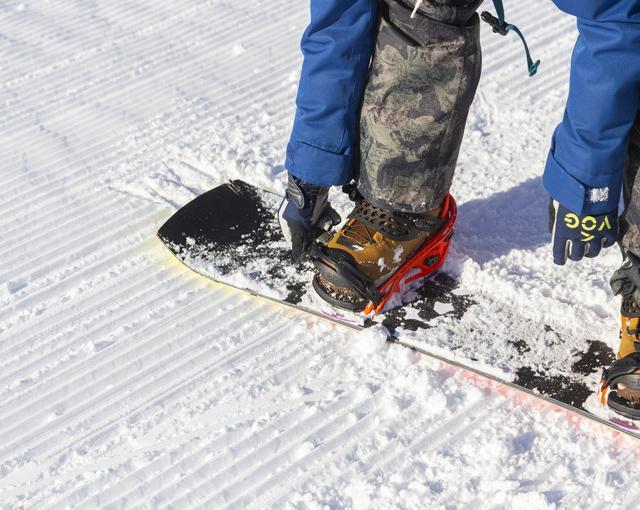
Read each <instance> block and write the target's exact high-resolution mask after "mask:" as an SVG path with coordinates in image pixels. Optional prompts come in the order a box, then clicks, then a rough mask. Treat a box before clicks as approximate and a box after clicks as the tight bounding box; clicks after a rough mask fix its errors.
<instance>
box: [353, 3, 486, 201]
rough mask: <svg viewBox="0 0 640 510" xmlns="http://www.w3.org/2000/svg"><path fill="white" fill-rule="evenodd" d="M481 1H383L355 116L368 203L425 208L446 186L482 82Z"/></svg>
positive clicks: (360, 169) (439, 197) (361, 184)
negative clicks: (417, 6)
mask: <svg viewBox="0 0 640 510" xmlns="http://www.w3.org/2000/svg"><path fill="white" fill-rule="evenodd" d="M481 3H482V0H429V1H427V2H424V4H423V5H422V6H421V8H420V11H419V12H418V13H417V15H416V17H415V18H413V19H411V17H410V15H411V11H412V6H413V0H406V3H405V1H404V0H385V2H382V3H381V14H380V24H379V28H378V34H377V41H376V48H375V53H374V55H373V60H372V64H371V70H370V75H369V82H368V84H367V87H366V90H365V95H364V99H363V104H362V112H361V117H360V160H359V165H358V167H357V168H358V172H357V174H358V189H359V191H360V192H361V193H362V195H364V197H365V198H366V199H367V200H369V201H370V202H372V203H374V204H376V205H378V206H380V207H384V208H386V209H393V210H397V211H404V212H410V213H423V212H426V211H429V210H431V209H433V208H435V207H437V206H438V205H440V203H441V202H442V200H443V199H444V197H445V196H446V194H447V193H448V192H449V188H450V187H451V181H452V179H453V173H454V169H455V166H456V160H457V158H458V153H459V150H460V144H461V143H462V137H463V134H464V127H465V123H466V119H467V114H468V112H469V108H470V106H471V102H472V101H473V97H474V95H475V92H476V88H477V85H478V81H479V79H480V69H481V65H482V62H481V60H482V59H481V52H480V40H479V37H480V27H479V17H478V15H477V14H476V12H475V11H476V9H477V8H478V7H479V5H480V4H481Z"/></svg>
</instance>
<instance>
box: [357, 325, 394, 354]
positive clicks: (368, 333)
mask: <svg viewBox="0 0 640 510" xmlns="http://www.w3.org/2000/svg"><path fill="white" fill-rule="evenodd" d="M388 336H389V331H388V330H387V328H385V327H384V326H382V325H381V324H377V325H375V326H372V327H370V328H367V329H363V330H362V331H360V332H359V333H358V334H357V335H356V337H355V342H354V343H353V345H352V351H353V352H356V353H358V354H373V353H374V352H377V351H379V350H381V349H383V348H384V346H385V345H386V343H387V338H388Z"/></svg>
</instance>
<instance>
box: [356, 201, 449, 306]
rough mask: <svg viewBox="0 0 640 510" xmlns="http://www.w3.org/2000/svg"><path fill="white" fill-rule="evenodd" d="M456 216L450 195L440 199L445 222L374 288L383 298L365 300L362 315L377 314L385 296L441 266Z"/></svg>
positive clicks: (386, 301) (384, 302)
mask: <svg viewBox="0 0 640 510" xmlns="http://www.w3.org/2000/svg"><path fill="white" fill-rule="evenodd" d="M457 215H458V207H457V205H456V201H455V200H454V198H453V197H452V196H451V194H448V195H447V196H446V198H445V199H444V202H443V207H442V213H441V214H440V218H441V219H442V220H444V221H445V224H444V226H443V227H442V229H440V231H439V232H438V233H437V234H435V235H434V236H433V238H431V239H430V240H429V242H427V243H426V244H425V245H424V246H423V247H422V248H421V249H420V250H419V251H418V252H416V254H415V255H413V256H412V257H411V258H410V259H409V260H408V261H407V262H406V263H405V264H404V265H403V266H402V267H401V268H400V269H399V270H398V271H397V272H396V273H395V274H394V275H393V276H391V278H389V279H388V280H387V281H386V282H385V283H383V284H382V285H381V286H380V287H378V290H379V291H380V293H381V294H382V295H383V296H384V298H383V299H382V301H380V303H378V305H377V306H376V305H375V304H374V303H373V302H369V304H368V305H367V306H366V307H365V308H364V310H363V312H364V313H365V314H366V315H370V314H374V315H377V314H378V313H380V312H381V311H382V310H383V309H384V307H385V305H386V304H387V303H388V302H389V299H390V298H391V297H392V296H394V295H395V294H396V293H398V292H400V290H401V287H402V286H404V285H407V284H409V283H411V282H414V281H416V280H419V279H421V278H425V277H427V276H429V275H431V274H433V273H435V272H436V271H437V270H438V269H440V268H441V267H442V265H443V264H444V262H445V260H446V258H447V253H448V252H449V246H450V245H451V237H452V236H453V227H454V225H455V223H456V217H457Z"/></svg>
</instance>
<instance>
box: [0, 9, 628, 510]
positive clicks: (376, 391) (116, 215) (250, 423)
mask: <svg viewBox="0 0 640 510" xmlns="http://www.w3.org/2000/svg"><path fill="white" fill-rule="evenodd" d="M506 4H507V13H508V18H509V19H510V20H512V21H513V22H515V23H517V24H518V25H519V26H520V27H521V28H522V29H523V30H524V31H525V33H526V34H527V37H528V40H529V43H530V45H531V47H532V48H533V50H534V52H535V56H536V58H541V59H542V66H541V68H540V72H539V76H537V77H536V78H534V79H529V78H527V77H526V71H525V65H524V59H523V56H522V54H521V47H520V45H519V42H518V41H517V39H516V38H515V37H509V38H506V39H503V38H500V37H497V36H495V35H493V34H491V33H490V31H489V30H486V29H484V30H483V32H484V33H483V40H484V62H485V67H484V73H483V78H482V82H481V86H480V91H479V93H478V97H477V99H476V102H475V103H474V106H473V108H472V112H471V115H470V119H469V123H468V131H467V136H466V139H465V144H464V147H463V150H462V153H461V156H460V161H459V168H458V174H457V177H456V181H455V185H454V189H453V193H454V195H455V196H456V199H457V201H458V204H459V207H460V218H459V226H458V229H457V236H456V238H455V243H454V244H455V248H454V251H453V253H452V256H451V258H450V261H449V263H448V266H447V268H448V270H449V271H450V272H452V273H454V274H456V275H458V277H459V279H460V281H461V286H460V288H459V289H458V290H457V292H461V293H463V294H473V295H478V296H482V295H491V296H492V299H491V300H488V301H487V303H490V304H486V305H485V306H483V305H482V303H481V304H479V305H478V306H476V307H474V308H473V309H472V310H471V311H470V312H469V313H468V314H467V315H466V316H465V318H464V321H465V328H468V330H469V331H471V330H474V331H475V332H476V335H477V332H478V331H483V328H484V330H488V329H491V330H492V331H494V332H495V331H498V332H499V333H500V334H502V335H503V336H504V335H507V334H508V326H509V324H505V323H503V324H499V322H500V320H501V318H502V319H504V317H509V318H512V317H514V315H513V313H514V312H513V311H514V310H515V311H518V312H521V313H522V314H523V315H524V316H526V317H529V318H530V319H531V320H532V321H536V322H541V323H545V324H551V325H553V327H554V330H555V331H558V332H560V333H559V334H560V335H561V336H564V337H565V338H571V339H572V341H573V340H574V339H578V341H582V340H583V339H592V340H601V341H605V342H607V343H609V345H610V346H611V347H615V343H616V331H615V328H616V325H615V322H616V318H615V317H616V313H617V310H616V309H617V305H616V302H615V300H614V299H613V298H612V297H611V295H610V293H609V291H608V287H607V280H608V277H609V274H610V272H611V271H612V270H613V269H614V268H615V267H616V264H617V263H618V254H617V253H616V252H615V250H609V251H608V252H607V254H606V255H605V256H603V257H600V258H598V259H596V260H590V261H586V262H585V263H582V264H580V265H569V266H567V267H566V268H565V269H558V268H556V267H555V266H553V264H552V263H551V258H550V254H549V248H548V245H547V243H548V238H549V235H548V233H547V232H546V230H545V224H546V196H545V194H544V192H543V191H542V188H541V184H540V174H541V169H542V167H543V164H544V160H545V157H546V151H547V146H548V141H549V138H550V134H551V132H552V129H553V127H554V126H555V124H556V123H557V121H558V120H559V119H560V118H561V115H562V105H563V102H564V99H565V96H566V93H567V77H568V64H569V58H570V51H571V48H572V44H573V41H574V38H575V30H574V28H573V25H574V23H573V21H572V20H571V18H569V17H567V16H564V15H562V14H560V13H558V12H557V11H556V10H555V9H554V7H553V6H552V4H551V2H550V1H548V0H531V1H530V2H516V1H507V2H506ZM306 19H307V2H290V1H286V0H271V1H260V0H250V1H248V2H231V1H225V0H191V1H189V2H178V1H175V0H174V1H169V0H156V1H149V0H144V1H135V2H133V1H130V0H123V1H119V2H107V1H105V0H97V1H94V2H69V1H62V0H61V1H57V2H42V1H37V0H26V1H21V2H15V1H9V2H5V3H4V4H3V5H2V8H1V9H0V26H1V27H2V29H1V34H2V36H1V37H0V83H1V84H2V87H1V89H0V94H1V96H0V97H1V104H2V105H3V115H2V116H0V140H1V142H2V143H0V162H1V163H0V165H1V172H0V175H2V177H3V179H2V185H1V186H0V507H2V508H16V509H17V508H20V509H23V508H24V509H31V508H56V509H57V508H97V507H100V508H167V507H171V508H180V509H182V508H216V509H217V508H246V507H252V508H278V509H279V508H308V509H315V508H447V509H466V508H469V509H471V508H474V509H475V508H521V509H527V510H528V509H543V508H544V509H546V508H570V509H573V508H594V509H595V508H607V507H613V508H629V509H631V508H636V507H637V501H638V498H639V492H640V490H639V488H638V478H639V476H638V471H637V466H638V453H637V442H635V441H633V440H631V439H629V438H628V437H626V436H622V435H620V434H618V433H615V432H612V431H610V430H609V429H608V428H603V427H602V426H599V425H596V424H593V423H590V422H587V421H584V420H579V419H576V418H574V417H573V416H571V415H569V414H567V413H566V412H564V411H560V410H558V409H556V408H554V407H552V406H549V405H547V404H543V403H541V402H539V401H537V400H535V399H532V398H529V397H523V396H522V395H520V394H518V393H516V392H514V391H513V390H508V389H505V388H504V387H501V386H499V385H496V384H493V383H490V382H487V381H486V380H483V379H481V378H478V377H475V376H473V375H471V374H470V373H467V372H464V371H461V370H458V369H453V368H451V367H448V366H445V365H443V364H441V363H439V362H435V361H432V360H429V359H427V358H425V357H421V356H418V355H416V354H414V353H412V352H410V351H408V350H407V349H403V348H400V347H397V346H390V345H387V344H385V343H384V331H383V330H381V329H372V330H367V331H365V332H362V333H360V334H357V335H355V336H354V333H353V332H351V331H347V330H345V329H341V328H340V327H335V326H331V325H328V324H326V323H324V322H322V321H319V320H316V319H312V318H310V317H307V316H305V315H301V314H298V313H295V312H293V311H289V310H283V309H281V308H279V307H277V306H276V305H273V304H271V303H268V302H266V301H261V300H259V299H256V298H251V297H248V296H246V295H244V294H242V293H239V292H237V291H233V290H230V289H227V288H224V287H221V286H219V285H216V284H212V283H209V282H207V281H206V280H204V279H203V278H200V277H198V276H196V275H194V274H193V273H191V272H189V271H188V270H186V269H185V268H184V267H182V266H181V265H180V264H179V263H177V262H176V261H174V260H173V259H172V258H171V257H170V256H169V255H168V253H167V252H166V250H165V249H164V248H163V247H162V246H161V244H160V243H159V242H158V241H157V240H156V239H155V238H154V235H155V232H156V230H157V228H158V227H159V226H160V225H161V224H162V223H163V221H164V220H166V219H167V218H168V217H169V216H170V215H171V214H172V212H173V211H174V210H175V209H176V208H177V207H179V206H180V205H182V204H184V203H185V202H186V201H188V200H190V199H191V198H193V197H194V196H197V195H198V194H200V193H201V192H203V191H205V190H207V189H209V188H211V187H213V186H215V185H217V184H220V183H222V182H224V181H225V180H227V179H230V178H243V179H245V180H248V181H250V182H252V183H254V184H256V185H259V186H262V187H265V188H268V189H271V190H274V191H278V192H282V190H283V189H284V172H283V168H282V166H281V161H282V155H283V153H284V147H285V143H286V139H287V135H288V130H289V127H290V123H291V119H292V113H293V99H294V97H295V90H296V82H297V77H298V70H299V67H300V56H299V51H298V41H299V38H300V34H301V31H302V29H303V28H304V26H305V23H306ZM336 202H337V205H338V206H339V207H342V208H344V207H345V203H344V201H343V199H342V198H340V197H337V196H336ZM442 306H446V305H444V304H443V305H442ZM505 310H507V311H508V313H507V312H505ZM452 328H454V325H452V324H449V323H447V321H443V322H442V323H441V324H439V325H438V327H436V328H434V329H433V336H432V337H429V338H418V339H416V340H417V341H423V342H426V343H428V344H429V345H431V346H433V347H439V348H442V347H443V346H444V345H445V344H446V341H447V338H449V337H450V336H451V334H452V331H455V330H454V329H452ZM475 341H477V342H478V346H477V348H478V350H479V352H480V353H481V354H482V353H487V352H489V351H487V346H486V345H483V344H482V338H481V336H480V335H478V339H477V340H476V339H474V340H473V342H475ZM537 347H539V348H540V349H543V348H545V347H544V345H542V344H541V345H539V346H537ZM465 348H466V349H473V348H475V346H474V345H473V344H471V345H467V346H466V347H465ZM552 348H553V349H554V351H553V356H554V359H555V360H556V362H558V363H562V362H563V360H564V359H565V355H566V358H567V359H568V358H570V357H571V353H570V352H565V351H567V350H569V349H567V348H563V344H562V342H561V343H560V344H558V343H557V342H556V343H555V344H553V346H552ZM483 355H484V354H483ZM535 355H536V351H535V349H534V350H533V352H531V353H529V354H528V356H529V357H530V358H531V363H532V364H535V362H536V361H535Z"/></svg>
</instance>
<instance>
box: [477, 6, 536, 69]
mask: <svg viewBox="0 0 640 510" xmlns="http://www.w3.org/2000/svg"><path fill="white" fill-rule="evenodd" d="M493 6H494V7H495V9H496V14H497V15H498V17H497V18H496V17H495V16H493V15H492V14H491V13H490V12H487V11H484V12H483V13H482V14H481V18H482V21H484V22H485V23H488V24H489V25H490V26H491V28H492V29H493V31H494V32H495V33H496V34H500V35H507V34H508V33H509V32H511V31H513V32H515V33H516V34H517V35H518V37H520V40H521V41H522V45H523V46H524V52H525V55H526V56H527V70H528V72H529V76H534V75H535V74H536V73H537V72H538V67H539V66H540V61H539V60H536V61H535V62H534V61H533V58H532V57H531V52H530V51H529V46H528V45H527V41H526V39H525V38H524V35H523V34H522V32H521V31H520V29H519V28H518V27H517V26H515V25H512V24H511V23H507V22H506V21H505V16H504V5H503V4H502V0H493Z"/></svg>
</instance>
